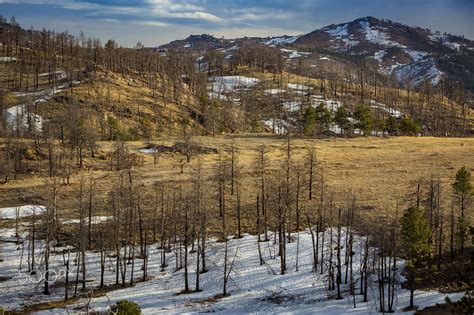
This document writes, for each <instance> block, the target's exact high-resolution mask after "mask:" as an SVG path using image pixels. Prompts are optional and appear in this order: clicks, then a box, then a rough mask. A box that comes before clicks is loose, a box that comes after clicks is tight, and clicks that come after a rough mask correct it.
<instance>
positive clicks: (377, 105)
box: [370, 100, 402, 117]
mask: <svg viewBox="0 0 474 315" xmlns="http://www.w3.org/2000/svg"><path fill="white" fill-rule="evenodd" d="M370 107H372V108H376V109H379V110H382V111H384V112H386V113H388V114H389V115H390V116H394V117H401V116H402V112H401V111H399V110H398V109H394V108H392V107H390V106H387V105H385V104H382V103H378V102H376V101H374V100H370Z"/></svg>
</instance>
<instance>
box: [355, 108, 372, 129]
mask: <svg viewBox="0 0 474 315" xmlns="http://www.w3.org/2000/svg"><path fill="white" fill-rule="evenodd" d="M354 117H355V119H357V121H358V122H357V124H356V127H357V128H359V129H360V130H362V131H363V132H364V136H370V134H371V132H372V127H373V121H372V113H371V111H370V107H368V106H366V105H357V107H356V110H355V113H354Z"/></svg>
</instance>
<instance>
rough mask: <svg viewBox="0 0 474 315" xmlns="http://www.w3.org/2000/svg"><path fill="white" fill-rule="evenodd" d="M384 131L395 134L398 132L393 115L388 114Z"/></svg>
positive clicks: (396, 122)
mask: <svg viewBox="0 0 474 315" xmlns="http://www.w3.org/2000/svg"><path fill="white" fill-rule="evenodd" d="M385 131H386V132H387V133H388V134H396V133H397V132H398V120H397V118H396V117H395V116H388V118H387V121H386V122H385Z"/></svg>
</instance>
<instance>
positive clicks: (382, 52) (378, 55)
mask: <svg viewBox="0 0 474 315" xmlns="http://www.w3.org/2000/svg"><path fill="white" fill-rule="evenodd" d="M386 54H387V51H385V50H379V51H377V52H376V53H375V54H374V57H373V58H374V59H375V60H377V61H378V62H382V61H383V57H385V55H386Z"/></svg>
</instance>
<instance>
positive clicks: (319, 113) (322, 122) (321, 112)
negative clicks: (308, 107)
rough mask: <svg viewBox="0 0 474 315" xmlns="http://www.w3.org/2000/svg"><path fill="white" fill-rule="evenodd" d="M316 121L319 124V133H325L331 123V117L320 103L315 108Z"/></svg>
mask: <svg viewBox="0 0 474 315" xmlns="http://www.w3.org/2000/svg"><path fill="white" fill-rule="evenodd" d="M316 120H317V121H318V122H319V132H320V133H326V132H327V131H328V130H329V126H330V124H331V122H332V115H331V111H330V110H329V109H328V108H327V107H326V105H325V104H324V103H320V104H319V105H318V107H317V108H316Z"/></svg>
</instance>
